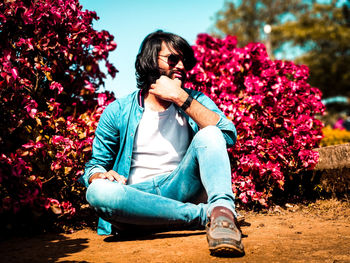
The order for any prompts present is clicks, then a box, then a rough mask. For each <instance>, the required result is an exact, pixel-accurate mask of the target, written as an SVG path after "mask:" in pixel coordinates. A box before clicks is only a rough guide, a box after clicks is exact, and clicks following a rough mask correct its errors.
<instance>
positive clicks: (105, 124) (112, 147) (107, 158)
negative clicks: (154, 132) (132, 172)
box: [80, 102, 124, 187]
mask: <svg viewBox="0 0 350 263" xmlns="http://www.w3.org/2000/svg"><path fill="white" fill-rule="evenodd" d="M118 110H119V105H118V104H117V102H115V103H113V105H112V104H110V105H109V106H108V107H107V108H106V109H105V110H104V112H103V113H102V115H101V118H100V121H99V123H98V126H97V129H96V132H95V138H94V142H93V145H92V157H91V159H90V161H89V162H88V163H87V164H86V166H85V173H84V175H83V176H82V178H81V179H80V181H82V183H83V184H84V185H85V186H86V187H88V186H89V184H90V183H91V182H92V181H93V180H95V179H98V178H101V179H109V180H111V181H114V180H116V181H118V182H123V181H124V179H123V178H124V177H123V176H121V175H119V174H117V173H116V172H115V171H113V170H111V169H112V167H113V164H114V161H115V157H116V154H117V151H118V149H119V133H118V130H117V128H116V127H115V123H116V122H115V120H114V118H115V116H118Z"/></svg>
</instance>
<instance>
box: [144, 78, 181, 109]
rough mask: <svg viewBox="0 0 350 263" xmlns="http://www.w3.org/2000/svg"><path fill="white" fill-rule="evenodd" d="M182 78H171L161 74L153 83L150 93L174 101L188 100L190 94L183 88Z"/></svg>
mask: <svg viewBox="0 0 350 263" xmlns="http://www.w3.org/2000/svg"><path fill="white" fill-rule="evenodd" d="M181 84H182V83H181V80H179V79H177V78H176V79H171V78H169V77H167V76H164V75H162V76H160V78H159V79H157V81H156V83H154V84H152V85H151V88H150V89H149V93H151V94H153V95H155V96H156V97H158V98H160V99H162V100H165V101H170V102H174V103H181V102H183V101H185V100H186V98H187V96H188V94H187V93H186V91H184V90H183V89H182V88H181Z"/></svg>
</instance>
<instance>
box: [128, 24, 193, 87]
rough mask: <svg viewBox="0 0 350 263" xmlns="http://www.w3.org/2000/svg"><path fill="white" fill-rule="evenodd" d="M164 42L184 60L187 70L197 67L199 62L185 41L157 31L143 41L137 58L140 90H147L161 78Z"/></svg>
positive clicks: (136, 65)
mask: <svg viewBox="0 0 350 263" xmlns="http://www.w3.org/2000/svg"><path fill="white" fill-rule="evenodd" d="M163 42H164V43H165V44H166V45H167V46H169V47H171V48H172V49H174V50H175V51H176V52H178V53H179V55H180V56H181V57H182V58H183V63H184V67H185V69H186V70H190V69H192V68H193V67H194V66H195V65H196V63H197V61H196V59H195V57H194V52H193V49H192V47H191V46H190V44H188V42H187V41H186V40H185V39H183V38H182V37H180V36H178V35H175V34H172V33H168V32H164V31H162V30H158V31H155V32H153V33H151V34H149V35H148V36H146V37H145V39H144V40H143V41H142V43H141V46H140V50H139V53H138V55H137V57H136V62H135V68H136V80H137V87H138V88H139V89H146V90H147V89H148V88H149V86H150V85H151V84H152V83H155V81H156V80H157V79H158V78H159V77H160V72H159V68H158V54H159V52H160V50H161V49H162V43H163Z"/></svg>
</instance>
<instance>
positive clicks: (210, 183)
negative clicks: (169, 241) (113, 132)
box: [86, 126, 236, 231]
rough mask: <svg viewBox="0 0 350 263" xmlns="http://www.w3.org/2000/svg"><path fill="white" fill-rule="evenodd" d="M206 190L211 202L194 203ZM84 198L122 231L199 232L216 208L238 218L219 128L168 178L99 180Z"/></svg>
mask: <svg viewBox="0 0 350 263" xmlns="http://www.w3.org/2000/svg"><path fill="white" fill-rule="evenodd" d="M203 189H204V190H205V192H206V194H207V200H206V201H207V203H199V204H194V203H191V200H193V199H195V198H196V197H198V195H200V193H201V191H203ZM86 199H87V201H88V202H89V203H90V205H91V206H92V207H94V208H95V210H96V211H97V212H98V214H99V215H100V216H101V217H102V218H103V219H104V220H106V221H108V222H110V223H111V224H112V225H113V226H114V227H115V228H116V229H117V230H119V231H123V230H126V231H127V230H128V229H135V227H136V228H138V227H140V228H143V229H168V230H170V229H181V228H192V229H196V228H197V229H200V228H203V227H204V226H205V224H206V223H207V221H208V216H209V215H210V212H211V210H212V209H213V207H215V206H224V207H227V208H228V209H230V210H231V211H232V212H233V213H234V214H236V213H235V206H234V195H233V192H232V188H231V168H230V161H229V157H228V154H227V150H226V141H225V139H224V137H223V135H222V132H221V131H220V130H219V128H217V127H216V126H208V127H206V128H204V129H202V130H200V131H199V132H198V133H197V134H196V135H195V136H194V137H193V140H192V142H191V144H190V146H189V148H188V150H187V152H186V154H185V156H184V158H183V159H182V161H181V162H180V164H179V165H178V167H177V168H176V169H175V170H174V171H173V172H172V173H170V174H168V175H161V176H157V177H155V178H152V179H150V180H147V181H145V182H142V183H138V184H133V185H123V184H121V183H118V182H115V181H114V182H111V181H109V180H107V179H96V180H94V181H93V182H92V183H91V184H90V186H89V187H88V189H87V193H86Z"/></svg>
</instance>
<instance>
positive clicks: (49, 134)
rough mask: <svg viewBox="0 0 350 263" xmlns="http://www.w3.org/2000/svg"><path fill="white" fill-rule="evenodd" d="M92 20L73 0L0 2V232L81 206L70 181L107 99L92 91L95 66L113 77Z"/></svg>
mask: <svg viewBox="0 0 350 263" xmlns="http://www.w3.org/2000/svg"><path fill="white" fill-rule="evenodd" d="M94 19H95V20H96V19H98V17H97V15H96V13H95V12H91V11H88V10H85V11H83V10H82V6H81V5H80V4H79V1H78V0H16V1H11V0H5V1H1V2H0V218H1V220H0V221H1V222H0V225H1V227H0V228H3V227H8V228H14V227H15V226H18V225H27V224H31V223H33V222H35V221H36V220H37V219H38V218H40V217H41V216H43V215H48V214H50V215H53V214H56V215H58V216H59V217H65V216H67V215H68V216H70V215H72V214H74V211H75V209H76V208H78V207H79V205H80V204H81V203H82V200H83V195H82V193H81V187H80V185H79V184H78V183H77V180H76V179H77V177H78V176H79V175H81V174H82V170H83V167H84V163H85V162H86V160H87V159H88V158H89V152H90V149H91V143H92V138H93V134H94V129H95V128H96V123H97V121H98V118H99V116H100V114H101V112H102V110H103V109H104V107H105V105H106V104H108V102H109V101H110V100H112V99H113V96H111V94H109V93H96V91H97V90H98V88H99V87H100V86H101V85H103V83H104V78H105V77H106V76H105V74H104V73H103V72H102V71H101V70H100V67H99V61H105V63H106V66H107V68H108V73H109V74H110V75H111V76H112V77H114V76H115V74H116V72H117V70H116V69H115V67H114V66H113V65H112V64H110V63H109V62H108V53H109V52H110V51H112V50H114V49H115V48H116V43H115V42H114V41H113V36H112V35H110V34H109V33H108V32H106V31H101V32H98V31H96V30H94V29H93V27H92V22H93V20H94ZM72 204H74V205H72ZM53 219H54V221H55V220H57V216H56V217H53ZM49 223H50V222H49ZM51 223H52V222H51ZM16 224H17V225H16ZM2 230H3V229H2ZM2 230H1V229H0V231H2Z"/></svg>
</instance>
